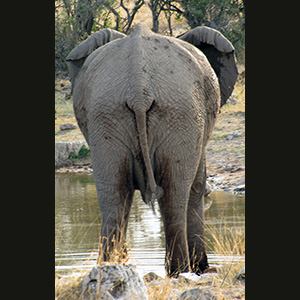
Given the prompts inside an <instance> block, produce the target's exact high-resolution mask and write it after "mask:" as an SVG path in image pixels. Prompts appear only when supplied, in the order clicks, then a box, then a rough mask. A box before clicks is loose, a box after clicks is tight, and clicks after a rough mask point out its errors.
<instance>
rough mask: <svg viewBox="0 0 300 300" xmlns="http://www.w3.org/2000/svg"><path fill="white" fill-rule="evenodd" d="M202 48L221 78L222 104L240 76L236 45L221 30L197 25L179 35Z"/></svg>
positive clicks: (180, 37)
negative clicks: (235, 53)
mask: <svg viewBox="0 0 300 300" xmlns="http://www.w3.org/2000/svg"><path fill="white" fill-rule="evenodd" d="M178 38H179V39H181V40H184V41H186V42H188V43H190V44H192V45H194V46H195V47H197V48H198V49H200V50H201V51H202V52H203V53H204V54H205V56H206V57H207V59H208V61H209V62H210V64H211V66H212V68H213V69H214V71H215V73H216V75H217V76H218V79H219V84H220V91H221V106H222V105H224V104H225V103H226V101H227V99H228V98H229V97H230V95H231V93H232V91H233V88H234V85H235V82H236V80H237V76H238V70H237V66H236V59H235V55H234V47H233V46H232V44H231V43H230V41H228V40H227V39H226V38H225V37H224V36H223V35H222V34H221V33H220V32H219V31H217V30H215V29H212V28H209V27H206V26H199V27H196V28H194V29H192V30H190V31H188V32H186V33H185V34H183V35H181V36H179V37H178Z"/></svg>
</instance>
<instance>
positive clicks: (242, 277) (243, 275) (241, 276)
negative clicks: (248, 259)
mask: <svg viewBox="0 0 300 300" xmlns="http://www.w3.org/2000/svg"><path fill="white" fill-rule="evenodd" d="M236 279H237V280H240V281H244V280H245V279H246V269H245V268H243V269H242V270H241V271H240V272H238V273H237V275H236Z"/></svg>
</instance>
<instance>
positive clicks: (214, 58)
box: [66, 26, 238, 106]
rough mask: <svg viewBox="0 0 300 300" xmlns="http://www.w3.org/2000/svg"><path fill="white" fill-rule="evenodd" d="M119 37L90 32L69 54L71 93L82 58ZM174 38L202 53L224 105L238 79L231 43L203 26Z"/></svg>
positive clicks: (107, 31) (108, 32)
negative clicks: (217, 82)
mask: <svg viewBox="0 0 300 300" xmlns="http://www.w3.org/2000/svg"><path fill="white" fill-rule="evenodd" d="M123 37H126V35H125V34H124V33H121V32H118V31H115V30H112V29H103V30H100V31H98V32H95V33H93V34H92V35H91V36H90V37H89V38H88V39H86V40H85V41H84V42H82V43H81V44H79V45H78V46H77V47H76V48H74V49H73V50H72V51H71V52H70V54H69V55H68V56H67V58H66V61H67V64H68V67H69V71H70V80H71V83H72V91H73V87H74V83H75V79H76V77H77V75H78V73H79V71H80V69H81V67H82V65H83V64H84V62H85V60H86V58H87V57H88V56H89V55H90V54H91V53H92V52H93V51H94V50H96V49H97V48H99V47H101V46H103V45H105V44H107V43H109V42H110V41H113V40H115V39H119V38H123ZM177 38H179V39H181V40H183V41H186V42H188V43H190V44H192V45H194V46H195V47H197V48H198V49H200V50H201V51H202V52H203V53H204V54H205V56H206V57H207V59H208V61H209V62H210V64H211V66H212V68H213V69H214V71H215V73H216V75H217V76H218V79H219V84H220V91H221V106H222V105H224V104H225V103H226V101H227V99H228V98H229V97H230V95H231V93H232V91H233V88H234V84H235V82H236V80H237V76H238V70H237V66H236V60H235V55H234V51H235V50H234V47H233V46H232V44H231V43H230V42H229V41H228V40H227V39H226V38H225V37H224V36H223V35H222V34H221V33H220V32H219V31H217V30H215V29H212V28H209V27H206V26H199V27H196V28H194V29H192V30H190V31H188V32H186V33H184V34H183V35H180V36H178V37H177Z"/></svg>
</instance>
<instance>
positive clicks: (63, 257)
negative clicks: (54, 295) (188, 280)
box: [55, 174, 245, 276]
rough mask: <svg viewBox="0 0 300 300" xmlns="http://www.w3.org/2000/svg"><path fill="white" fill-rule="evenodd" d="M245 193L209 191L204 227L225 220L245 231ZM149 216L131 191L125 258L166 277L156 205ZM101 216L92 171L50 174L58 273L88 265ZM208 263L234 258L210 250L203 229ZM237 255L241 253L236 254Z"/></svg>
mask: <svg viewBox="0 0 300 300" xmlns="http://www.w3.org/2000/svg"><path fill="white" fill-rule="evenodd" d="M244 205H245V197H244V196H238V195H232V194H229V193H223V192H213V193H211V195H210V197H208V198H207V199H206V206H207V207H209V209H208V210H207V211H206V214H205V224H207V225H208V227H209V228H213V227H214V226H220V225H222V224H224V222H225V223H226V226H227V227H228V228H231V229H239V230H240V231H242V232H244V225H245V216H244V212H245V207H244ZM155 210H156V212H157V215H154V214H153V212H152V210H151V209H150V208H149V207H148V206H147V205H146V204H144V202H143V201H142V199H141V196H140V193H139V192H138V191H136V192H135V195H134V200H133V204H132V207H131V212H130V219H129V224H128V230H127V238H126V239H127V242H128V244H129V248H130V251H129V257H130V261H129V262H131V263H133V264H136V265H137V268H138V271H139V272H140V273H141V274H142V275H144V274H146V273H148V272H150V271H153V272H156V273H157V274H158V275H160V276H164V275H165V269H164V257H165V241H164V232H163V223H162V221H161V217H160V214H159V210H158V205H157V203H156V207H155ZM100 226H101V217H100V209H99V204H98V199H97V192H96V188H95V183H94V177H93V175H91V174H89V175H87V174H84V175H78V174H56V175H55V235H56V239H55V242H56V253H55V256H56V259H55V260H56V270H57V271H58V272H59V274H63V273H68V272H74V271H75V270H76V269H77V270H84V269H91V267H92V266H94V265H95V262H96V259H97V255H98V241H99V235H100ZM206 239H207V244H208V259H209V263H210V266H218V265H220V264H225V263H226V261H227V260H228V259H229V260H230V261H232V260H234V259H235V258H234V257H221V256H220V255H218V254H216V253H212V252H211V251H210V249H212V247H213V246H212V245H211V243H213V238H212V237H211V236H210V232H209V231H207V232H206ZM236 259H241V257H236Z"/></svg>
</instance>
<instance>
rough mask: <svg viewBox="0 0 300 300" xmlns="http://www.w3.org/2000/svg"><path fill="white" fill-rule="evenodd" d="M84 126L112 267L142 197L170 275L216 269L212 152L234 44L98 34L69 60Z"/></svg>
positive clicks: (198, 33)
mask: <svg viewBox="0 0 300 300" xmlns="http://www.w3.org/2000/svg"><path fill="white" fill-rule="evenodd" d="M66 61H67V63H68V65H69V70H70V78H71V82H72V91H73V108H74V112H75V116H76V119H77V122H78V125H79V127H80V129H81V131H82V133H83V135H84V137H85V139H86V141H87V143H88V145H89V147H90V150H91V160H92V165H93V174H94V178H95V185H96V189H97V195H98V201H99V205H100V212H101V245H102V252H101V253H102V254H101V255H102V259H103V260H104V261H108V260H109V259H110V257H111V253H112V251H113V249H116V248H117V249H118V250H119V251H121V250H120V249H122V246H123V245H124V243H125V239H126V229H127V225H128V219H129V213H130V207H131V204H132V199H133V193H134V191H135V190H140V192H141V195H142V199H143V201H144V202H145V203H146V204H148V205H149V206H150V207H152V208H153V205H154V202H155V201H157V202H158V206H159V210H160V214H161V217H162V220H163V225H164V233H165V241H166V257H165V267H166V272H167V275H168V276H170V277H172V276H175V277H176V276H178V274H179V273H181V272H194V273H196V274H202V273H203V272H205V270H207V269H208V268H209V264H208V260H207V254H206V247H205V240H204V216H203V213H204V208H203V196H204V192H205V183H206V166H205V147H206V144H207V142H208V140H209V138H210V136H211V134H212V131H213V128H214V124H215V121H216V117H217V114H218V112H219V109H220V107H221V106H222V105H224V104H225V103H226V100H227V99H228V97H229V96H230V95H231V92H232V90H233V87H234V84H235V81H236V79H237V75H238V72H237V67H236V60H235V54H234V47H233V46H232V44H231V43H230V42H229V41H228V40H227V39H226V38H225V37H224V36H223V35H222V34H221V33H220V32H218V31H216V30H214V29H212V28H208V27H204V26H202V27H199V28H195V29H193V30H191V31H189V32H187V33H185V34H184V35H182V36H180V37H178V38H175V37H167V36H163V35H160V34H156V33H153V32H152V31H151V30H150V29H149V28H148V26H147V25H146V24H145V23H143V22H142V23H139V24H138V25H136V27H135V29H134V30H133V32H132V33H131V34H130V35H128V36H127V35H124V34H122V33H119V32H117V31H114V30H111V29H103V30H100V31H99V32H96V33H94V34H92V35H91V36H90V37H89V38H87V39H86V40H85V41H84V42H83V43H81V44H79V45H78V46H77V47H76V48H74V49H73V50H72V51H71V52H70V54H69V55H68V56H67V58H66Z"/></svg>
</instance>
